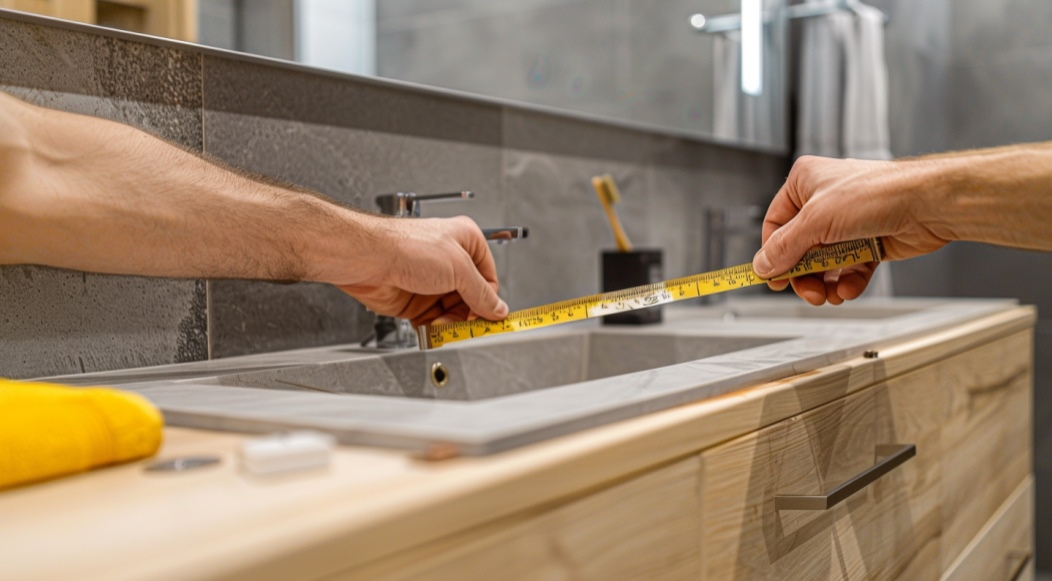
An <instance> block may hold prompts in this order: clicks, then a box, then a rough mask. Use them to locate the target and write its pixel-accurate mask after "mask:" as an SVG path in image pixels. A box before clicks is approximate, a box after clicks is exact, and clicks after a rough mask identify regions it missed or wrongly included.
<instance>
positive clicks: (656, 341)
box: [52, 297, 1015, 455]
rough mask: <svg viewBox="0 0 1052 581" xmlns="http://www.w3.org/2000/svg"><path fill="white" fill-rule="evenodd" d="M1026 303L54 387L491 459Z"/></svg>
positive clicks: (794, 307) (950, 303) (347, 350)
mask: <svg viewBox="0 0 1052 581" xmlns="http://www.w3.org/2000/svg"><path fill="white" fill-rule="evenodd" d="M1014 305H1015V302H1014V301H1004V300H945V299H893V300H867V301H858V302H855V303H852V304H850V305H842V306H839V307H823V308H818V309H815V308H813V307H809V306H807V305H805V304H803V303H801V302H800V301H799V300H797V299H792V298H789V297H786V298H784V299H782V300H777V299H776V300H772V299H764V300H749V301H738V302H728V303H722V304H719V305H714V306H708V307H698V306H679V305H671V306H669V307H666V309H667V310H666V312H665V322H664V323H662V324H661V325H656V326H650V327H638V328H624V327H622V328H611V327H601V326H599V325H598V324H595V323H591V322H590V323H584V324H583V325H582V326H566V327H556V328H551V329H543V330H540V331H535V332H529V333H521V334H520V333H515V334H511V335H506V336H498V337H491V338H486V339H479V340H475V341H467V342H464V343H457V344H455V345H450V346H448V347H444V348H442V349H436V350H433V351H428V352H418V351H407V352H383V351H378V350H375V349H373V350H370V349H359V348H356V347H350V346H331V347H322V348H315V349H304V350H299V351H286V352H281V353H268V354H258V355H252V356H246V357H237V358H231V359H221V360H216V361H204V362H198V363H187V364H181V365H172V366H162V367H155V368H146V369H137V370H126V371H121V372H114V373H103V374H95V375H88V376H76V377H61V378H52V379H53V380H55V381H59V382H63V383H76V384H80V385H86V384H93V385H105V384H110V385H118V386H120V387H121V388H122V389H128V390H134V391H138V392H139V393H141V394H142V395H144V396H145V397H147V398H149V399H150V400H151V401H153V402H154V403H155V404H156V405H157V406H158V407H159V408H160V409H161V410H162V411H163V412H164V416H165V420H166V422H167V423H168V424H169V425H175V426H186V427H195V428H205V429H216V430H232V431H242V432H269V431H275V430H285V429H291V428H311V429H316V430H323V431H326V432H329V433H331V434H333V435H335V436H336V437H337V438H338V439H339V440H340V441H341V442H343V443H347V444H363V445H378V446H390V447H400V448H411V449H417V450H426V449H429V448H430V447H431V446H432V445H434V444H436V443H440V444H442V445H443V446H447V447H448V446H454V447H455V449H456V450H457V452H458V453H460V454H464V455H480V454H491V453H494V452H499V451H501V450H506V449H509V448H513V447H516V446H522V445H525V444H528V443H531V442H537V441H540V440H544V439H547V438H552V437H555V436H558V435H561V434H567V433H572V432H575V431H578V430H582V429H587V428H591V427H595V426H599V425H603V424H607V423H610V422H614V421H617V420H621V419H625V418H631V417H634V416H638V415H641V414H646V413H651V412H654V411H657V410H662V409H667V408H670V407H672V406H676V405H681V404H685V403H690V402H695V401H698V400H702V399H706V398H710V397H715V396H719V395H722V394H726V393H729V392H732V391H735V390H738V389H742V388H744V387H748V386H753V385H758V384H760V383H763V382H767V381H772V380H776V379H781V378H785V377H789V376H792V375H796V374H800V373H804V372H807V371H811V370H814V369H818V368H820V367H823V366H825V365H829V364H831V363H835V362H837V361H842V360H844V359H847V358H850V357H858V356H860V355H861V354H862V352H863V351H865V350H866V349H881V348H883V347H884V346H886V345H889V344H894V343H898V342H901V341H904V340H906V339H909V338H911V337H915V336H918V335H923V334H928V333H931V332H933V331H936V330H938V329H940V328H945V327H947V326H950V325H955V324H959V323H961V322H964V321H968V320H972V319H976V318H979V317H982V316H985V315H989V314H991V313H995V312H998V311H1002V310H1005V309H1009V308H1012V307H1013V306H1014ZM576 325H581V324H576ZM436 371H437V372H439V373H438V374H437V375H435V373H436ZM433 378H434V381H433ZM443 382H444V383H445V384H444V385H442V386H441V387H439V386H438V385H436V384H441V383H443Z"/></svg>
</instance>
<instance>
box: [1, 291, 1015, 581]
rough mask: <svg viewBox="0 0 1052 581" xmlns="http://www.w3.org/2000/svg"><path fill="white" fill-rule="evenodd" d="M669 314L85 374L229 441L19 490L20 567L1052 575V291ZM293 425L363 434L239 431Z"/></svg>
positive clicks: (355, 573)
mask: <svg viewBox="0 0 1052 581" xmlns="http://www.w3.org/2000/svg"><path fill="white" fill-rule="evenodd" d="M665 315H666V316H665V319H666V322H665V323H663V324H662V325H660V326H651V327H640V328H631V329H617V330H611V329H610V328H608V327H607V328H600V327H598V326H587V325H585V326H581V327H568V328H565V329H559V330H552V331H550V332H549V331H544V332H538V333H527V334H524V335H523V336H522V337H507V338H497V339H494V340H486V341H478V342H475V341H468V342H465V343H464V344H463V345H464V346H463V347H462V348H458V349H454V348H443V349H440V350H436V351H431V352H427V353H419V352H405V353H378V352H376V351H370V350H361V349H357V348H351V347H348V346H341V347H331V348H324V349H313V350H303V351H296V352H286V353H281V354H270V355H266V356H264V355H257V356H251V357H242V358H232V359H227V360H217V361H212V362H206V363H197V364H187V365H180V366H169V367H159V368H150V369H142V370H133V371H123V372H116V373H111V374H100V375H97V376H93V377H88V378H76V380H77V381H79V382H82V383H111V384H118V385H120V386H122V387H124V388H127V389H131V390H136V391H139V392H140V393H142V394H144V395H145V396H146V397H149V398H151V399H152V400H153V401H154V402H155V403H157V404H158V405H159V406H160V407H161V408H162V409H163V410H164V411H165V413H166V417H167V418H168V421H169V424H170V427H169V428H167V430H166V442H165V447H164V449H163V450H162V452H161V454H160V456H159V457H160V458H162V459H163V458H172V457H177V456H185V455H201V454H213V455H219V456H220V457H221V458H222V460H223V462H222V463H221V464H220V465H218V466H214V467H209V468H202V469H199V470H194V471H187V472H184V473H175V474H156V473H147V472H144V471H143V467H144V465H145V464H147V463H148V462H143V463H136V464H131V465H126V466H120V467H115V468H111V469H108V470H103V471H97V472H94V473H90V474H85V475H81V476H76V477H72V478H67V479H63V480H59V481H55V482H51V483H46V484H42V485H37V486H31V487H26V488H22V489H18V490H14V491H9V492H6V493H4V494H0V514H2V515H3V519H2V521H0V551H2V552H3V557H2V558H0V577H4V578H7V577H10V578H18V579H26V578H79V579H84V578H93V577H105V578H108V579H114V578H165V579H175V578H178V579H194V578H213V577H219V578H245V579H249V578H251V579H266V578H274V579H281V578H297V579H313V578H334V579H335V578H340V579H387V578H392V579H513V578H524V579H534V578H538V579H540V578H544V579H548V578H554V579H709V580H723V579H909V580H912V579H938V578H940V577H942V578H946V579H977V580H990V579H1030V578H1032V576H1033V564H1032V554H1033V512H1034V511H1033V492H1032V476H1031V472H1032V469H1031V439H1030V433H1031V389H1032V388H1031V384H1032V369H1033V366H1032V327H1033V324H1034V321H1035V312H1034V310H1033V309H1032V308H1029V307H1019V306H1016V305H1015V304H1014V303H1011V302H1006V301H950V300H929V301H921V300H915V301H914V300H893V301H886V302H879V301H870V302H866V301H861V302H858V303H855V304H850V305H844V306H842V307H837V308H833V307H829V308H822V309H813V308H810V307H807V306H806V305H803V304H802V303H799V302H795V301H794V302H785V301H759V302H756V301H753V302H743V303H727V304H724V305H720V306H711V307H703V308H702V307H690V308H679V309H669V311H668V312H666V314H665ZM436 364H441V368H442V369H444V372H445V376H443V377H441V378H439V379H443V378H444V379H445V380H446V381H445V384H444V385H442V386H441V387H439V386H438V383H442V382H441V381H439V380H436V379H435V378H434V377H433V376H432V375H431V373H432V372H433V370H434V369H436ZM65 379H66V380H73V378H65ZM327 392H338V393H327ZM180 426H182V427H180ZM293 427H312V428H315V429H323V430H326V431H328V432H330V433H333V434H335V435H336V436H337V438H339V439H340V440H341V441H342V442H343V443H345V444H347V445H344V446H341V447H340V448H339V449H338V450H337V451H336V452H335V454H334V456H333V462H332V465H331V466H330V468H328V469H326V470H318V471H313V472H301V473H296V474H289V475H286V476H281V477H271V478H261V477H253V476H249V475H247V474H245V473H243V472H241V471H240V470H239V469H238V459H237V454H236V451H237V449H238V448H239V446H240V444H241V442H242V441H244V440H245V439H246V438H248V437H251V436H250V435H245V434H241V433H236V432H237V431H239V430H244V431H256V432H266V431H273V430H276V429H286V428H293ZM364 444H368V446H366V445H364ZM838 487H842V488H838ZM827 493H831V494H829V496H825V495H826V494H827Z"/></svg>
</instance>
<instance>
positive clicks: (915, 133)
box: [869, 0, 952, 157]
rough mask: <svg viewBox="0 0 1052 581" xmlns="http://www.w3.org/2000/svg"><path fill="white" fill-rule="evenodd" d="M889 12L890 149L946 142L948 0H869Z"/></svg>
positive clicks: (923, 148)
mask: <svg viewBox="0 0 1052 581" xmlns="http://www.w3.org/2000/svg"><path fill="white" fill-rule="evenodd" d="M869 4H872V5H874V6H877V7H878V8H880V9H882V10H884V11H885V12H886V13H887V14H888V15H889V17H890V20H889V21H888V24H887V26H886V27H885V33H886V37H885V57H886V59H887V63H888V85H889V102H888V109H889V114H890V115H889V120H890V124H891V151H892V153H894V154H895V155H896V156H898V157H901V156H907V155H919V154H924V153H932V152H938V151H944V150H945V149H946V148H947V146H948V139H949V124H950V108H949V107H948V106H947V104H948V103H949V98H950V95H949V90H948V79H949V76H950V73H949V64H950V58H951V51H952V45H951V33H950V13H951V1H950V0H924V1H923V2H917V1H916V0H870V1H869Z"/></svg>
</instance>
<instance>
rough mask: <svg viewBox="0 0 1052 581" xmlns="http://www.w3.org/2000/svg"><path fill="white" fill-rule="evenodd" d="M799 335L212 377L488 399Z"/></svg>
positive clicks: (400, 357) (373, 358) (522, 344)
mask: <svg viewBox="0 0 1052 581" xmlns="http://www.w3.org/2000/svg"><path fill="white" fill-rule="evenodd" d="M791 338H793V337H777V336H776V337H769V336H768V337H754V336H734V335H730V336H728V335H726V334H724V335H722V336H719V335H711V334H702V335H696V334H689V335H688V334H670V333H654V332H647V330H646V329H643V330H642V332H638V331H637V332H632V331H620V332H619V331H603V330H591V329H587V330H581V331H571V332H563V333H557V334H539V335H538V334H534V335H529V334H527V335H526V336H524V337H522V338H516V339H514V340H508V341H503V342H495V343H478V344H472V343H465V344H463V345H462V346H458V347H459V348H449V347H447V348H443V349H440V350H435V351H429V352H426V353H425V352H419V351H414V352H389V353H382V352H380V353H371V352H369V351H366V350H357V349H356V350H351V351H350V353H352V354H354V355H356V358H354V359H348V360H344V361H333V362H327V363H319V364H314V365H305V366H300V367H291V368H283V369H265V370H251V371H248V372H242V373H234V374H227V375H220V376H218V377H215V378H213V379H211V380H209V382H210V383H215V384H218V385H226V386H236V387H257V388H266V389H282V390H306V391H315V392H325V393H335V394H362V395H381V396H395V397H414V398H426V399H444V400H480V399H487V398H493V397H500V396H506V395H512V394H516V393H523V392H528V391H536V390H541V389H546V388H551V387H556V386H562V385H568V384H572V383H579V382H583V381H591V380H597V379H604V378H609V377H614V376H618V375H625V374H630V373H635V372H640V371H648V370H653V369H658V368H661V367H666V366H669V365H675V364H678V363H685V362H688V361H695V360H699V359H706V358H709V357H714V356H716V355H722V354H725V353H733V352H736V351H742V350H745V349H751V348H753V347H760V346H762V345H769V344H771V343H775V342H778V341H783V340H787V339H791Z"/></svg>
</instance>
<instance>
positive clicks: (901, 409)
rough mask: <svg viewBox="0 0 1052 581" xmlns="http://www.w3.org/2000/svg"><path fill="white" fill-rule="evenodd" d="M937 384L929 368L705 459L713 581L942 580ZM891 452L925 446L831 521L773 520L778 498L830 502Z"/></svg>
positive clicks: (817, 515)
mask: <svg viewBox="0 0 1052 581" xmlns="http://www.w3.org/2000/svg"><path fill="white" fill-rule="evenodd" d="M944 364H949V363H944ZM934 375H935V374H934V373H933V372H932V370H929V369H922V370H920V371H917V372H914V373H911V374H909V375H907V376H904V377H903V378H901V379H899V380H895V381H894V382H892V383H889V384H882V385H879V386H877V387H874V388H872V389H868V390H865V391H863V392H860V393H856V394H853V395H851V396H848V397H846V398H844V399H842V400H839V401H835V402H832V403H829V404H826V405H824V406H822V407H821V408H818V409H816V410H813V411H811V412H808V413H805V414H803V415H801V416H798V417H795V418H791V419H789V420H786V421H784V422H781V423H779V424H776V425H774V426H770V427H768V428H765V429H764V430H761V431H760V432H758V433H756V434H750V435H748V436H745V437H743V438H740V439H738V440H735V441H733V442H730V443H728V444H725V445H723V446H719V447H717V448H714V449H712V450H708V451H706V452H705V453H704V454H703V456H702V458H703V467H704V476H703V482H704V487H703V508H702V512H703V514H704V515H705V525H704V532H703V537H702V539H703V540H702V546H703V547H704V553H703V561H704V568H705V576H704V578H705V579H889V578H895V577H897V576H899V575H901V574H903V573H904V572H907V571H908V572H909V573H910V575H915V576H914V577H911V578H917V579H920V578H931V577H933V576H937V575H938V573H939V571H940V568H939V559H938V557H939V554H938V549H939V544H938V536H939V531H940V527H939V518H940V514H939V500H940V494H939V472H938V461H939V452H938V441H939V429H940V423H939V418H938V414H939V413H940V411H939V410H945V404H944V403H943V400H945V399H946V398H945V391H944V390H942V389H940V388H939V386H938V385H935V386H932V387H931V388H929V386H928V385H927V384H929V383H930V380H931V379H932V377H933V376H934ZM932 410H935V411H932ZM942 413H945V412H942ZM932 416H935V417H932ZM890 443H911V444H916V445H917V449H918V454H917V456H916V457H915V458H913V459H911V460H910V461H908V462H906V464H904V465H902V466H900V467H898V468H896V469H895V470H893V471H892V472H891V473H889V474H887V475H885V476H883V477H882V478H881V479H880V480H878V481H877V482H875V483H874V484H872V485H870V486H869V487H868V488H867V489H865V490H864V491H862V492H859V493H857V494H855V495H853V496H852V497H850V498H849V499H847V500H846V501H844V502H843V503H841V504H840V505H837V506H835V507H833V508H832V509H830V510H827V511H776V510H775V508H774V497H775V495H776V494H821V493H824V492H825V491H827V490H829V489H830V488H833V487H834V486H836V485H838V484H840V483H841V482H844V481H846V480H848V479H849V478H851V477H852V476H854V475H856V474H858V473H860V472H862V471H863V470H865V469H866V468H868V467H869V466H871V465H872V464H873V462H874V461H875V450H876V446H877V445H878V444H890ZM907 578H910V577H907Z"/></svg>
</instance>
